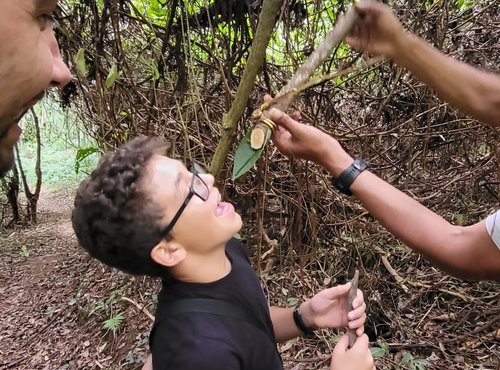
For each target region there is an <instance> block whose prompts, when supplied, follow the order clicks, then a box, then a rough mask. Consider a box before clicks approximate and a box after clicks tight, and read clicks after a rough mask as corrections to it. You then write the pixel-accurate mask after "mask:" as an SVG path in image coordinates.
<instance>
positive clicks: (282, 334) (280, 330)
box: [269, 307, 303, 343]
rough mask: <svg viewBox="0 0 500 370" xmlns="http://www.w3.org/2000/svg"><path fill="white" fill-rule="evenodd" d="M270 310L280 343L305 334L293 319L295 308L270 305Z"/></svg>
mask: <svg viewBox="0 0 500 370" xmlns="http://www.w3.org/2000/svg"><path fill="white" fill-rule="evenodd" d="M269 310H270V313H271V321H272V322H273V327H274V334H275V335H276V341H277V342H278V343H283V342H286V341H287V340H289V339H292V338H296V337H298V336H301V335H302V334H303V333H302V332H301V331H300V330H299V328H297V325H295V322H294V321H293V308H282V307H269Z"/></svg>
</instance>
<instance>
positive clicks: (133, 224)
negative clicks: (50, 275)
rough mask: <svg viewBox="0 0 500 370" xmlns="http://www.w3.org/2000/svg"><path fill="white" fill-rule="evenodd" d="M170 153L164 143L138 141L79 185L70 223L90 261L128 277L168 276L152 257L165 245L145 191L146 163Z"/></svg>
mask: <svg viewBox="0 0 500 370" xmlns="http://www.w3.org/2000/svg"><path fill="white" fill-rule="evenodd" d="M167 148H168V145H167V143H166V142H165V141H163V140H162V139H159V138H152V137H145V136H142V137H138V138H136V139H134V140H131V141H130V142H128V143H126V144H123V145H121V146H120V147H119V148H118V149H117V150H116V151H114V152H111V153H108V154H106V155H105V156H104V157H103V158H102V159H101V161H100V162H99V164H98V166H97V168H96V169H95V170H94V171H93V172H92V173H91V175H90V176H88V177H87V178H86V179H85V180H84V181H83V182H82V183H81V184H80V187H79V188H78V191H77V194H76V197H75V208H74V210H73V212H72V215H71V221H72V223H73V229H74V230H75V234H76V236H77V238H78V241H79V242H80V245H81V246H82V247H83V248H85V249H86V250H87V251H88V252H89V254H90V255H91V256H93V257H95V258H97V259H98V260H100V261H101V262H104V263H105V264H107V265H109V266H113V267H116V268H118V269H120V270H123V271H125V272H127V273H130V274H134V275H149V276H161V277H166V276H168V272H167V271H168V270H167V269H166V268H165V267H163V266H161V265H159V264H157V263H155V262H154V261H153V260H152V259H151V256H150V253H151V250H152V249H153V248H154V246H155V245H156V244H158V242H159V241H160V240H161V232H160V230H161V227H160V226H161V225H159V223H158V220H159V219H160V217H161V210H160V209H158V208H156V207H155V206H154V204H153V203H152V202H151V201H150V200H149V198H148V196H147V194H145V193H144V192H143V190H142V187H141V180H142V178H143V176H144V174H145V171H146V167H147V163H148V161H149V160H150V159H151V157H152V156H153V155H154V154H160V155H164V154H165V153H166V150H167Z"/></svg>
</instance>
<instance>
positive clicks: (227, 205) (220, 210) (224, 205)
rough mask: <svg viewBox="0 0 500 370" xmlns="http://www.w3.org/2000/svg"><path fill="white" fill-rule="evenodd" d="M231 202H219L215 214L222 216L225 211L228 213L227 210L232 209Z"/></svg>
mask: <svg viewBox="0 0 500 370" xmlns="http://www.w3.org/2000/svg"><path fill="white" fill-rule="evenodd" d="M231 207H232V206H231V204H230V203H226V202H219V204H217V210H216V211H215V214H216V215H217V217H218V216H221V215H223V214H224V213H226V212H227V211H229V210H230V209H231Z"/></svg>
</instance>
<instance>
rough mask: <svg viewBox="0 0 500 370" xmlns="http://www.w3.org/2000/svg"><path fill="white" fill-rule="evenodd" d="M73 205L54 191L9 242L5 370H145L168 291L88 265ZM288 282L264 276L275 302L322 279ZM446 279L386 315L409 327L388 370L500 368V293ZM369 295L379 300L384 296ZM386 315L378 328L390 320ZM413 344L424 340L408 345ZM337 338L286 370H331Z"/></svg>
mask: <svg viewBox="0 0 500 370" xmlns="http://www.w3.org/2000/svg"><path fill="white" fill-rule="evenodd" d="M72 202H73V191H72V190H70V189H66V190H58V191H49V192H45V193H43V195H42V198H41V200H40V202H39V223H38V225H35V226H31V227H28V228H18V229H13V230H12V229H11V230H8V231H7V232H6V233H4V234H1V235H0V280H1V281H2V284H1V286H0V312H1V315H2V324H1V328H0V329H1V330H0V369H30V370H32V369H61V370H62V369H68V370H70V369H140V368H141V366H142V364H143V363H144V360H145V359H146V357H147V355H148V335H149V329H150V327H151V324H152V320H151V314H150V313H153V314H154V305H155V301H156V292H157V291H158V289H159V282H158V281H155V280H152V279H147V278H137V277H130V276H126V275H124V274H122V273H120V272H117V271H115V270H112V269H109V268H107V267H104V266H103V265H101V264H100V263H98V262H96V261H94V260H92V259H90V258H88V256H87V255H86V254H85V253H84V252H83V251H82V250H81V249H80V248H79V247H78V245H77V242H76V239H75V236H74V234H73V231H72V228H71V223H70V212H71V207H72ZM403 263H404V260H403ZM278 273H279V272H276V274H275V275H273V274H269V273H266V274H267V275H266V276H264V277H263V282H264V286H265V290H266V293H267V294H269V295H270V297H271V300H275V301H276V300H277V301H280V298H279V297H280V296H281V295H282V294H285V293H284V292H283V291H282V289H274V288H273V286H274V287H275V286H277V285H273V284H271V283H270V282H272V281H273V282H276V281H282V280H289V281H291V282H293V284H291V285H292V286H295V287H297V289H300V287H303V286H305V285H311V284H313V285H314V284H316V280H317V279H310V278H309V277H304V275H303V274H297V273H294V272H292V271H290V270H285V272H283V271H282V272H281V275H280V276H278V275H277V274H278ZM387 279H390V278H389V277H388V278H387ZM436 279H438V280H439V285H438V287H437V288H435V289H432V288H431V287H429V286H420V287H418V286H414V285H411V284H409V285H408V286H409V289H410V290H411V289H412V288H414V289H415V290H414V291H413V294H411V299H410V298H409V299H408V302H409V303H412V304H413V306H414V308H413V310H412V311H411V312H412V315H409V314H408V310H406V311H405V309H406V308H404V307H403V308H402V309H401V310H402V311H403V313H404V312H406V313H404V314H402V315H401V318H395V317H394V313H393V312H390V310H386V311H384V313H385V316H387V317H390V318H391V319H390V320H389V322H393V323H394V322H398V326H399V328H396V329H395V330H393V331H392V333H391V339H390V340H388V339H387V337H386V338H385V340H384V343H385V344H382V345H380V344H375V345H374V346H376V347H377V348H378V352H379V355H380V356H381V357H380V359H379V360H378V368H394V369H412V370H422V369H445V368H446V369H451V368H456V369H493V370H494V369H498V354H499V339H500V329H499V322H500V320H499V319H500V317H499V314H500V309H499V307H498V302H499V299H498V297H499V293H498V286H499V285H498V284H496V283H491V284H490V283H486V284H487V285H484V284H483V285H477V286H476V285H474V284H472V283H464V284H462V285H460V283H457V282H456V280H449V279H448V278H443V276H442V275H439V276H438V277H437V278H436ZM445 279H448V280H446V281H445ZM266 284H267V285H266ZM324 284H327V282H324ZM394 285H396V284H394ZM450 287H451V288H450ZM313 288H315V286H313ZM318 288H319V287H318ZM394 289H397V287H395V288H394ZM407 289H408V288H407ZM274 290H281V291H274ZM423 291H425V292H423ZM437 291H439V292H441V293H442V295H439V294H438V295H436V294H434V298H433V299H432V300H431V301H432V302H434V303H432V302H431V303H430V304H428V305H427V304H424V303H423V302H424V301H425V302H426V300H425V299H423V298H422V297H424V295H425V294H428V293H429V292H434V293H436V292H437ZM416 292H418V294H416ZM439 292H438V293H439ZM450 292H451V293H450ZM453 292H456V294H453ZM288 293H289V292H288ZM387 293H389V296H390V294H391V292H387ZM410 293H411V292H410ZM288 295H290V294H288ZM366 295H367V298H368V299H372V300H373V299H375V300H376V297H375V298H374V297H373V296H374V292H371V293H370V294H366ZM370 295H371V296H372V297H371V298H370ZM443 295H444V296H445V297H448V298H450V297H449V296H450V295H451V296H452V297H451V299H453V302H447V301H446V299H448V298H444V299H443V298H442V296H443ZM296 296H300V294H296ZM457 301H458V302H459V303H457ZM460 302H461V303H460ZM376 306H377V305H376V304H372V307H374V308H376ZM457 306H459V307H460V309H456V307H457ZM377 312H378V313H377V315H375V316H376V318H374V319H372V321H373V320H377V319H379V318H380V317H381V314H380V310H377ZM368 315H370V311H368ZM471 322H473V324H471ZM379 330H380V329H379ZM405 330H406V331H405ZM411 335H413V336H417V335H420V336H421V337H422V339H421V340H420V339H419V338H413V339H414V340H413V341H411V343H408V342H407V340H408V338H410V337H411ZM332 338H333V337H332V336H328V335H327V334H324V333H321V334H320V335H319V338H317V339H315V340H308V341H306V340H303V339H298V340H294V341H290V342H289V343H287V344H284V345H283V346H281V348H280V350H281V353H282V355H283V358H284V360H285V368H287V369H294V370H298V369H324V368H327V367H328V365H329V355H328V350H329V349H331V346H332V344H328V343H331V342H332ZM404 340H406V342H404V343H403V341H404ZM325 343H326V344H325ZM410 353H411V354H410ZM418 355H420V356H418Z"/></svg>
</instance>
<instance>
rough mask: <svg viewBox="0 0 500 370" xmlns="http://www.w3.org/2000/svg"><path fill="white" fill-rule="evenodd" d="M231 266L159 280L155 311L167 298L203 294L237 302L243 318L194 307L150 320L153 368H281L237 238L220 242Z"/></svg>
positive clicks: (265, 310)
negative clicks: (210, 276) (203, 279)
mask: <svg viewBox="0 0 500 370" xmlns="http://www.w3.org/2000/svg"><path fill="white" fill-rule="evenodd" d="M226 255H227V256H228V258H229V260H230V261H231V272H230V273H229V274H228V275H227V276H225V277H224V278H222V279H220V280H218V281H215V282H212V283H206V284H198V283H186V282H181V281H178V280H171V281H164V282H163V288H162V290H161V292H160V295H159V298H158V309H157V317H160V316H164V315H160V314H159V313H160V312H161V310H162V307H166V306H167V305H168V303H169V301H170V302H171V300H175V299H181V298H209V299H216V300H221V301H227V302H230V303H232V304H236V305H238V306H239V307H241V308H243V309H244V310H245V311H247V312H248V313H249V314H250V315H252V316H253V318H254V319H255V320H258V321H259V324H260V325H259V327H262V328H265V329H266V331H265V332H264V331H263V330H262V329H260V328H259V327H257V326H256V325H254V324H252V323H250V322H249V321H242V320H237V319H234V318H231V317H226V316H220V315H213V314H207V313H199V312H189V313H180V314H176V315H175V316H173V317H169V318H167V319H162V320H160V321H159V322H155V325H154V326H153V330H152V332H151V335H150V347H151V351H152V353H153V368H154V370H212V369H213V370H262V369H266V370H282V369H283V364H282V361H281V358H280V356H279V354H278V351H277V348H276V340H275V336H274V329H273V326H272V322H271V317H270V315H269V307H268V304H267V301H266V298H265V296H264V293H263V291H262V288H261V286H260V282H259V279H258V277H257V275H256V274H255V271H254V270H253V268H252V266H251V265H250V262H249V260H248V258H247V256H246V255H245V253H244V251H243V246H242V244H241V242H240V241H238V240H237V239H231V240H230V241H229V242H228V243H227V245H226Z"/></svg>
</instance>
